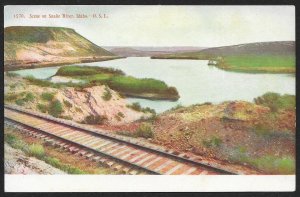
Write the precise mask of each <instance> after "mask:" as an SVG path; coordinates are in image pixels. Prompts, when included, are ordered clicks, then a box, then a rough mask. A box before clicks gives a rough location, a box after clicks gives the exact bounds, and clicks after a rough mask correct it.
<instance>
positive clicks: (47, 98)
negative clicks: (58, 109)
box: [41, 92, 55, 101]
mask: <svg viewBox="0 0 300 197" xmlns="http://www.w3.org/2000/svg"><path fill="white" fill-rule="evenodd" d="M54 95H55V93H50V92H43V93H42V94H41V98H42V99H43V100H44V101H52V99H53V98H54Z"/></svg>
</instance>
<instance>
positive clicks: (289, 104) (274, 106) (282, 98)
mask: <svg viewBox="0 0 300 197" xmlns="http://www.w3.org/2000/svg"><path fill="white" fill-rule="evenodd" d="M254 102H255V104H257V105H263V106H266V107H269V108H270V110H271V111H272V112H277V111H278V110H279V109H295V107H296V97H295V96H294V95H288V94H285V95H280V94H278V93H274V92H267V93H266V94H264V95H262V96H259V97H257V98H255V99H254Z"/></svg>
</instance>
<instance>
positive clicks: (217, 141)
mask: <svg viewBox="0 0 300 197" xmlns="http://www.w3.org/2000/svg"><path fill="white" fill-rule="evenodd" d="M202 143H203V145H204V146H206V147H219V146H220V145H221V144H222V139H221V138H219V137H217V136H212V137H211V138H210V139H208V140H203V141H202Z"/></svg>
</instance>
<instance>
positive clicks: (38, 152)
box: [28, 144, 45, 159]
mask: <svg viewBox="0 0 300 197" xmlns="http://www.w3.org/2000/svg"><path fill="white" fill-rule="evenodd" d="M28 154H29V155H30V156H34V157H36V158H39V159H41V158H43V157H44V156H45V151H44V148H43V146H42V145H40V144H32V145H30V146H29V147H28Z"/></svg>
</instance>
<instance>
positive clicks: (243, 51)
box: [199, 41, 295, 56]
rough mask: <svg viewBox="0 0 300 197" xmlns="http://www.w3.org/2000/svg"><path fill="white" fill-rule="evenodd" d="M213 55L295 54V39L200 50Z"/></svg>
mask: <svg viewBox="0 0 300 197" xmlns="http://www.w3.org/2000/svg"><path fill="white" fill-rule="evenodd" d="M199 53H201V54H205V55H211V56H232V55H294V54H295V42H294V41H277V42H256V43H248V44H239V45H232V46H223V47H214V48H208V49H203V50H201V51H199Z"/></svg>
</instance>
